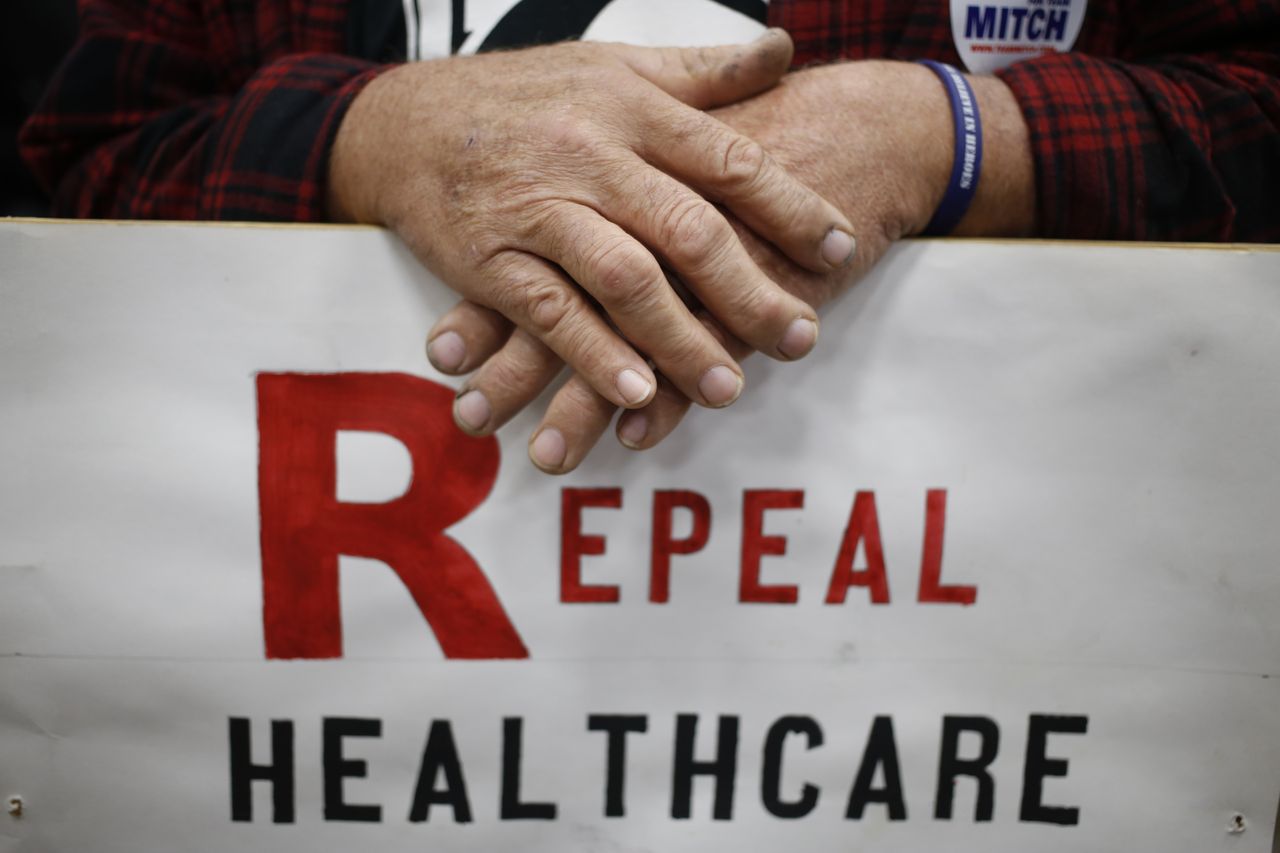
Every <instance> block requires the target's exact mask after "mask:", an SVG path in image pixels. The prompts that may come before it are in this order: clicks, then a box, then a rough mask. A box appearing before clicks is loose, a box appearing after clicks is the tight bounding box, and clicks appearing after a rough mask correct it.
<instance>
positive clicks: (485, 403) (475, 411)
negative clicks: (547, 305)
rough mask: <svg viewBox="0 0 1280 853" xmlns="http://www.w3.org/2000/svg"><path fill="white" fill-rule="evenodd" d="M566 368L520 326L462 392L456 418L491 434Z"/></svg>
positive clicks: (464, 426)
mask: <svg viewBox="0 0 1280 853" xmlns="http://www.w3.org/2000/svg"><path fill="white" fill-rule="evenodd" d="M563 368H564V362H563V361H561V360H560V357H559V356H557V355H556V354H555V353H554V352H552V351H551V350H549V349H548V348H547V347H546V346H544V345H543V344H542V342H541V341H539V340H538V339H537V338H535V337H533V336H532V335H530V334H529V333H528V332H526V331H524V330H523V329H516V330H515V331H514V332H513V333H512V334H511V336H510V337H509V338H508V339H507V342H506V343H505V344H504V345H503V346H502V348H501V349H499V350H498V351H497V352H496V353H494V354H493V356H492V357H491V358H489V359H488V360H487V361H485V363H484V364H483V365H481V367H480V369H479V370H477V371H476V373H475V375H474V376H472V377H471V378H470V379H468V380H467V382H466V384H465V385H464V386H463V387H462V390H461V391H459V392H458V397H457V399H456V400H454V404H453V419H454V421H455V422H457V424H458V426H459V428H461V429H462V430H463V432H467V433H470V434H471V435H488V434H489V433H491V432H493V431H494V430H497V429H498V428H499V427H501V426H502V425H503V424H505V423H506V422H507V421H509V420H510V419H511V418H512V417H513V416H515V414H516V413H518V412H519V411H520V410H521V409H523V408H524V407H525V406H527V405H529V404H530V403H532V402H533V401H534V400H535V399H536V398H537V396H538V395H539V394H541V393H542V392H543V390H545V389H546V387H547V386H548V385H550V384H551V382H552V381H553V380H554V379H555V378H556V376H557V375H559V373H560V371H561V370H562V369H563ZM606 402H607V401H606ZM608 405H609V406H610V408H612V407H613V403H611V402H609V403H608Z"/></svg>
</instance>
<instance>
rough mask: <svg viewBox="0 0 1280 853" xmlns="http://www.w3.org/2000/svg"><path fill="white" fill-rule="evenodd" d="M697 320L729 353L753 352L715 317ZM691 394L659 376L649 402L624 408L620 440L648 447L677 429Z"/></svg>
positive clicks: (702, 316) (635, 447)
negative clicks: (656, 389)
mask: <svg viewBox="0 0 1280 853" xmlns="http://www.w3.org/2000/svg"><path fill="white" fill-rule="evenodd" d="M698 320H699V321H700V322H701V323H702V324H703V325H704V326H706V328H707V331H709V332H711V334H712V335H713V336H714V337H715V338H716V340H718V341H720V342H721V343H722V344H723V345H724V346H725V348H726V349H727V350H728V352H729V354H730V355H732V356H733V357H734V358H735V359H737V360H738V361H739V362H741V361H742V360H743V359H745V358H746V357H747V356H749V355H751V348H750V347H749V346H747V345H746V344H744V343H743V342H742V341H740V340H738V339H737V338H734V337H731V336H729V335H727V334H726V333H725V332H724V330H723V329H722V328H720V325H719V323H717V322H716V320H715V319H714V318H713V317H711V316H709V315H707V314H706V313H705V312H699V314H698ZM689 405H690V404H689V398H688V397H686V396H685V395H684V394H681V393H680V391H679V390H678V389H677V388H676V387H675V386H674V385H672V384H671V383H670V382H668V381H667V380H666V378H665V377H663V376H659V377H658V391H657V393H656V394H654V396H653V401H652V402H650V403H649V405H647V406H644V407H642V408H639V409H631V410H629V411H624V412H623V413H622V416H621V417H620V418H618V423H617V426H616V429H615V434H616V435H617V438H618V441H619V442H621V443H622V445H623V446H624V447H627V448H629V449H631V450H648V449H649V448H651V447H654V446H655V445H657V444H658V443H659V442H661V441H662V440H663V439H665V438H666V437H667V436H668V435H670V434H671V433H672V432H674V431H675V428H676V427H677V426H679V425H680V421H681V420H683V419H684V416H685V415H686V414H688V412H689Z"/></svg>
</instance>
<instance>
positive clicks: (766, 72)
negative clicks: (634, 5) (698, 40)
mask: <svg viewBox="0 0 1280 853" xmlns="http://www.w3.org/2000/svg"><path fill="white" fill-rule="evenodd" d="M609 48H610V50H613V51H615V52H616V55H617V56H618V57H619V58H621V59H622V61H623V62H624V63H626V65H627V66H628V67H629V68H631V70H632V71H634V72H635V73H636V74H638V75H640V76H641V77H643V78H645V79H646V80H648V81H649V82H651V83H653V84H654V85H655V86H657V87H658V88H660V89H662V90H663V91H664V92H666V93H667V94H669V95H671V96H673V97H675V98H678V99H680V100H681V101H683V102H685V103H686V104H688V105H689V106H691V107H694V108H696V109H700V110H708V109H712V108H714V107H719V106H725V105H727V104H732V103H736V102H738V101H741V100H745V99H746V98H750V97H751V96H752V95H758V94H759V93H761V92H763V91H764V90H766V89H768V88H770V87H772V86H773V85H774V84H776V83H777V82H778V81H779V80H780V79H782V75H784V74H786V73H787V69H788V68H790V67H791V57H792V53H793V50H794V48H793V45H792V44H791V36H789V35H787V33H786V31H785V30H781V29H778V28H776V27H775V28H773V29H770V30H766V31H765V32H764V33H763V34H762V35H761V36H760V37H759V38H757V39H756V40H755V41H753V42H750V43H749V44H735V45H725V46H722V47H668V48H657V49H655V48H643V47H632V46H629V45H609Z"/></svg>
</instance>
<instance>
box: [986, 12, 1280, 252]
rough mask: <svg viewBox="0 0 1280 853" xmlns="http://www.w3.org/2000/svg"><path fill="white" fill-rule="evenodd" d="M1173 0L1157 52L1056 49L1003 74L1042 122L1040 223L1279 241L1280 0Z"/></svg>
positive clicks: (1078, 231) (1156, 26) (1124, 233)
mask: <svg viewBox="0 0 1280 853" xmlns="http://www.w3.org/2000/svg"><path fill="white" fill-rule="evenodd" d="M1191 6H1195V8H1196V10H1197V12H1196V14H1195V15H1189V14H1188V9H1189V7H1191ZM1164 9H1165V12H1163V13H1159V14H1158V13H1156V12H1154V11H1152V12H1151V13H1150V17H1151V19H1152V23H1151V24H1150V26H1149V28H1148V29H1147V30H1146V31H1144V32H1143V33H1142V39H1143V42H1144V43H1143V44H1141V45H1139V49H1140V50H1141V51H1142V52H1143V53H1142V55H1145V56H1149V57H1150V58H1144V59H1139V60H1136V61H1133V60H1129V61H1120V60H1115V59H1105V58H1099V57H1091V56H1085V55H1081V54H1078V53H1067V54H1056V55H1051V56H1046V57H1041V58H1038V59H1035V60H1031V61H1027V62H1022V63H1018V64H1016V65H1013V66H1011V67H1009V68H1007V69H1005V70H1004V71H1002V72H1000V77H1002V78H1003V80H1004V81H1005V83H1007V84H1008V85H1009V87H1010V88H1011V89H1012V90H1013V94H1014V96H1015V97H1016V98H1017V100H1018V102H1019V104H1020V105H1021V107H1022V112H1023V115H1024V116H1025V118H1026V121H1027V125H1028V127H1029V129H1030V132H1031V144H1032V148H1033V151H1034V155H1035V163H1036V181H1037V192H1038V202H1037V204H1038V209H1039V222H1040V231H1041V232H1042V233H1044V234H1045V235H1046V236H1051V237H1073V238H1090V239H1138V240H1213V241H1223V240H1227V241H1230V240H1235V241H1250V242H1252V241H1257V242H1264V241H1267V242H1269V241H1277V240H1280V6H1278V5H1277V4H1276V3H1274V2H1271V3H1257V2H1238V3H1237V2H1235V0H1232V2H1230V3H1222V2H1213V3H1208V4H1205V3H1196V4H1189V3H1168V4H1166V6H1165V7H1164ZM1206 46H1211V47H1212V48H1213V49H1212V50H1206V49H1205V47H1206Z"/></svg>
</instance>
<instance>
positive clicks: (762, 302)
mask: <svg viewBox="0 0 1280 853" xmlns="http://www.w3.org/2000/svg"><path fill="white" fill-rule="evenodd" d="M787 303H788V300H787V298H786V297H784V296H783V295H782V294H781V293H780V292H778V290H777V288H776V287H772V286H763V285H762V286H760V287H756V288H751V289H749V290H748V291H747V293H746V298H745V299H744V300H743V304H742V311H743V314H744V316H745V317H746V318H747V319H748V320H749V322H750V323H751V324H752V325H754V326H756V327H757V328H758V329H759V330H760V331H761V332H762V333H763V332H766V331H773V330H776V329H780V328H781V327H782V326H783V325H784V323H785V322H786V320H787V317H788V315H789V312H788V307H789V306H788V304H787Z"/></svg>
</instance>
